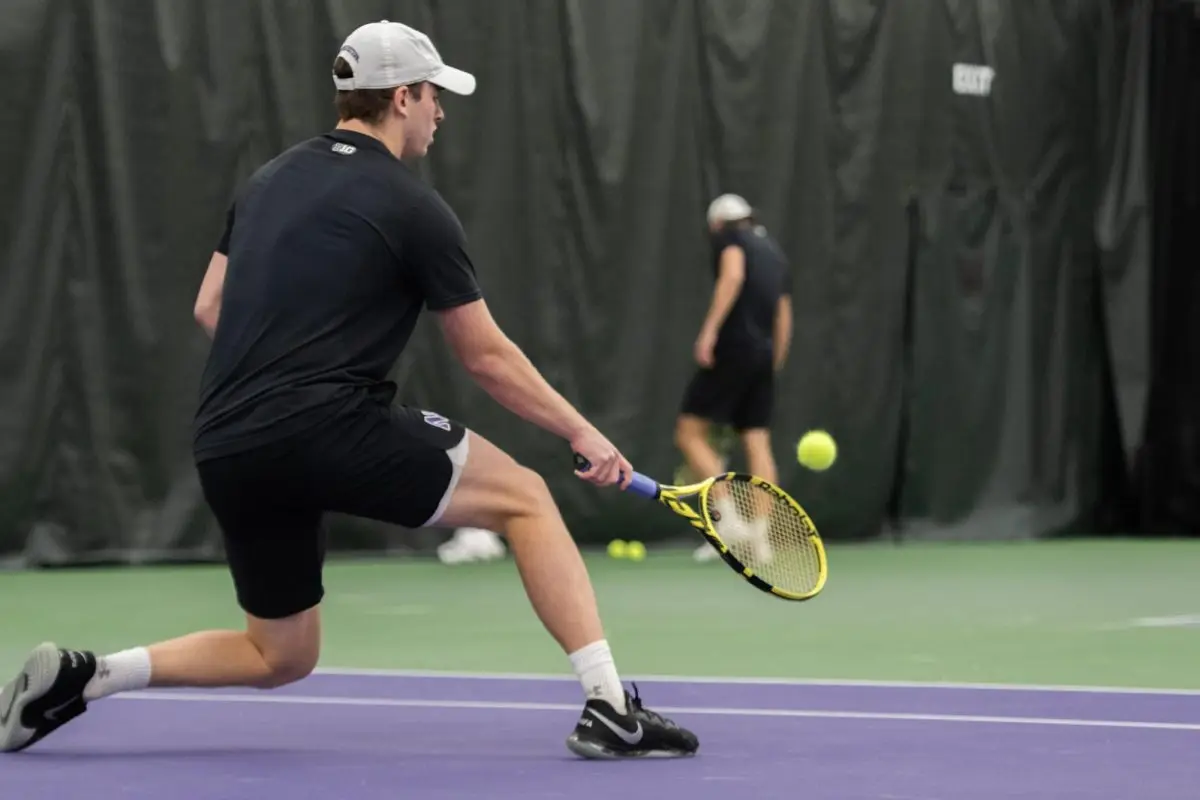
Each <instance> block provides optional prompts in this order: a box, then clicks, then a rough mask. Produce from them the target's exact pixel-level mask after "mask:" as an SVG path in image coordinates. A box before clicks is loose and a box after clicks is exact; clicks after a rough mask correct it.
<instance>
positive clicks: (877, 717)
mask: <svg viewBox="0 0 1200 800" xmlns="http://www.w3.org/2000/svg"><path fill="white" fill-rule="evenodd" d="M638 686H639V689H640V690H641V693H642V694H643V696H644V697H645V698H646V699H647V703H648V704H649V705H651V706H652V707H654V708H656V709H658V710H661V711H664V712H669V713H670V714H672V715H673V716H675V717H676V718H677V719H679V720H680V721H681V722H683V723H684V724H687V725H688V726H689V727H691V728H692V729H693V730H695V731H696V732H697V734H698V735H699V736H700V738H701V748H700V753H699V755H698V756H697V757H696V758H693V759H688V760H680V761H645V762H638V763H629V762H621V763H618V762H587V761H581V760H578V759H576V758H575V757H574V756H572V755H571V754H570V753H569V752H568V751H567V750H566V749H565V747H564V746H563V740H564V739H565V737H566V736H567V734H568V733H569V732H570V730H571V728H572V726H573V725H574V723H575V721H576V718H577V715H578V713H579V711H580V709H581V703H580V700H579V689H578V685H577V684H576V683H575V682H574V681H573V680H555V679H535V678H520V677H513V678H504V677H497V678H491V677H471V678H463V677H447V676H398V675H369V674H330V673H322V674H317V675H314V676H312V677H310V678H309V679H307V680H305V681H303V682H301V683H298V684H295V685H293V686H290V687H287V688H285V689H281V690H277V691H274V692H269V693H266V692H253V691H249V690H236V691H219V692H194V691H187V692H177V691H154V692H146V693H142V694H138V695H127V696H124V697H117V698H112V699H109V700H106V701H102V702H100V703H96V704H94V705H93V706H92V707H91V709H90V710H89V711H88V713H87V714H86V715H84V716H83V717H82V718H80V719H79V720H77V721H76V722H74V723H72V724H71V725H69V726H67V727H66V728H64V729H63V730H61V731H59V732H58V733H56V734H55V735H54V736H53V737H51V738H50V739H47V740H46V741H45V742H42V743H41V744H40V745H39V746H36V747H34V748H32V749H30V750H28V751H26V752H24V753H20V754H16V755H12V756H8V757H5V758H4V759H3V766H2V767H0V772H2V773H3V775H4V778H5V788H6V794H7V795H10V796H12V797H53V798H56V799H61V800H66V799H67V798H74V797H88V798H92V799H93V800H94V798H97V797H99V798H109V797H112V798H118V797H119V798H155V800H159V799H160V798H162V797H164V796H167V795H169V794H170V795H176V796H179V797H183V798H222V800H235V798H255V799H256V800H261V798H263V797H274V796H278V797H287V798H289V800H295V799H296V798H314V800H316V799H317V798H319V799H320V800H332V798H362V799H364V800H374V799H375V798H380V799H382V798H385V797H386V798H395V797H420V798H450V797H454V798H462V797H493V798H508V797H513V798H518V797H520V798H548V797H571V798H581V797H651V796H654V797H659V796H662V795H663V794H664V793H677V794H678V795H679V796H687V797H689V798H692V797H695V798H708V797H712V798H716V797H728V796H730V795H735V796H743V797H755V798H770V797H796V796H802V797H804V798H806V800H816V799H817V798H841V799H844V800H852V799H853V798H889V799H890V800H899V799H900V798H903V799H904V800H917V799H921V800H925V799H926V798H928V799H929V800H933V799H934V798H955V799H956V800H957V799H958V798H965V797H970V798H973V800H1000V798H1047V799H1048V800H1049V798H1055V800H1062V798H1069V797H1080V798H1084V797H1086V798H1092V799H1093V800H1094V799H1096V798H1100V799H1101V800H1103V799H1104V798H1112V799H1113V800H1117V799H1118V798H1120V800H1128V798H1130V797H1137V798H1139V800H1151V798H1164V800H1165V799H1166V798H1180V797H1184V796H1187V795H1188V794H1189V793H1191V792H1194V791H1195V787H1196V786H1197V785H1200V759H1198V758H1197V757H1196V753H1197V750H1198V749H1200V694H1171V693H1165V692H1164V693H1155V692H1117V691H1072V690H1061V691H1054V690H1047V689H1018V688H1006V689H987V688H971V687H916V686H888V685H835V684H787V683H745V682H736V683H725V682H721V681H715V680H714V681H712V682H701V681H691V680H688V681H669V680H646V681H639V682H638Z"/></svg>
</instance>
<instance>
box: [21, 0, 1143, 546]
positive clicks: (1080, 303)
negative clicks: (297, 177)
mask: <svg viewBox="0 0 1200 800" xmlns="http://www.w3.org/2000/svg"><path fill="white" fill-rule="evenodd" d="M4 13H5V24H4V25H3V26H0V71H2V72H3V74H5V75H7V76H9V77H8V79H7V80H6V81H5V88H4V90H3V91H4V93H5V102H4V103H0V115H3V117H2V118H0V120H2V122H3V125H2V126H0V131H2V132H0V141H2V142H3V147H0V176H2V178H3V186H4V191H3V192H2V193H0V210H2V214H0V253H2V255H0V258H2V259H3V260H2V261H0V288H2V295H0V312H2V313H0V375H2V376H3V382H2V383H0V558H3V559H7V560H10V561H12V562H13V563H17V564H61V563H74V562H94V561H100V560H111V559H116V560H121V561H131V562H137V561H145V560H153V559H163V558H172V559H187V558H215V557H220V545H219V536H218V531H217V530H216V528H215V527H214V525H213V523H212V521H211V518H210V516H209V514H208V512H207V510H206V508H205V506H204V503H203V498H202V496H201V494H200V491H199V487H198V485H197V482H196V480H195V477H194V473H193V467H192V463H191V456H190V447H189V444H190V431H189V426H190V422H191V415H192V410H193V407H194V404H195V399H196V383H197V378H198V375H199V373H200V369H201V366H202V364H203V360H204V358H205V353H206V350H207V339H206V338H205V336H204V335H203V334H202V333H201V332H200V330H199V329H198V328H197V327H196V326H195V324H194V323H193V321H192V319H191V308H192V301H193V299H194V296H195V292H196V289H197V287H198V285H199V282H200V278H201V275H202V273H203V270H204V267H205V265H206V263H207V261H208V258H209V255H210V253H211V250H212V247H213V245H214V244H215V242H216V239H217V236H218V234H219V232H220V226H221V223H222V219H223V215H224V213H225V209H226V204H227V202H228V200H229V198H230V197H231V195H232V194H233V192H234V190H235V187H236V186H237V185H238V184H239V182H240V181H242V180H243V179H245V178H246V176H247V175H248V174H249V173H250V172H251V171H252V170H253V169H254V168H255V167H257V166H258V165H259V164H260V163H262V162H263V161H264V160H266V159H268V158H270V157H271V156H273V155H274V154H275V153H277V152H278V151H279V150H281V149H283V148H285V147H287V146H289V145H290V144H292V143H295V142H297V141H299V140H301V139H303V138H306V137H309V136H311V135H314V134H316V133H318V132H320V131H322V130H323V129H325V128H327V127H329V126H331V125H332V124H333V121H334V120H333V116H332V102H331V98H332V93H333V87H332V83H331V81H330V77H329V70H330V64H331V62H332V58H333V56H334V53H335V51H336V49H337V45H338V44H339V43H340V40H341V39H342V38H343V37H344V36H345V35H346V34H347V33H348V32H349V31H350V30H351V29H353V28H354V27H356V26H357V25H359V24H361V23H363V22H366V21H370V20H373V19H380V18H389V19H396V20H402V21H405V22H407V23H409V24H412V25H414V26H415V27H418V28H420V29H422V30H425V31H426V32H428V33H429V34H430V35H431V36H432V37H433V38H434V40H435V42H436V43H437V45H438V46H439V48H440V49H441V51H442V54H443V56H444V57H445V58H446V59H447V60H448V61H449V62H450V63H453V64H456V65H459V66H462V67H463V68H465V69H469V70H471V71H474V72H475V73H476V74H477V75H478V77H479V79H480V89H479V92H478V93H477V94H476V96H474V97H471V98H457V97H451V98H449V99H448V100H447V102H446V109H447V115H448V116H447V119H446V122H445V123H444V125H443V128H442V130H441V131H440V132H439V134H438V141H437V143H436V144H435V146H434V149H433V151H432V154H431V156H430V158H429V159H428V160H427V162H425V163H424V164H422V165H421V167H420V169H421V170H422V172H423V173H424V174H425V175H426V176H427V177H428V178H429V180H431V181H433V182H434V183H435V184H436V186H437V187H438V188H439V189H440V190H441V192H442V193H443V194H444V195H445V197H446V198H447V199H448V200H449V201H450V203H451V204H452V205H453V206H454V208H455V209H456V210H457V211H458V213H459V215H460V216H461V218H462V220H463V222H464V224H465V226H466V229H467V231H468V234H469V237H470V246H471V250H472V253H473V255H474V258H475V260H476V262H477V264H478V268H479V271H480V275H481V279H482V282H483V285H484V287H485V291H486V292H487V296H488V299H489V301H490V303H491V306H492V308H493V311H494V313H495V315H496V316H497V318H498V319H499V321H500V323H501V325H502V326H503V327H504V328H505V329H506V330H507V331H508V332H509V334H510V335H511V336H512V337H513V338H514V339H515V340H516V341H517V342H518V343H519V344H521V345H522V346H523V347H524V348H525V349H526V351H527V352H528V354H529V355H530V357H531V358H532V359H533V360H534V362H535V363H536V364H537V365H538V367H539V368H541V369H542V370H543V372H544V373H545V375H546V376H547V377H548V379H549V380H550V381H551V382H552V383H553V384H554V385H555V386H556V387H558V388H559V389H560V390H561V391H562V392H563V393H564V394H565V395H566V396H567V397H568V398H570V399H571V400H572V401H573V402H575V403H576V404H577V405H579V406H580V407H581V408H582V410H583V411H584V412H585V413H586V414H588V415H590V417H591V418H592V419H593V420H594V421H595V422H596V423H597V424H598V425H599V426H600V427H601V428H602V429H603V430H605V431H606V432H607V433H608V434H609V435H610V436H612V437H613V438H614V439H615V441H617V442H618V443H619V444H620V445H621V446H622V447H623V448H624V449H625V451H626V452H627V454H628V455H629V456H630V457H631V459H632V460H633V461H634V463H635V465H636V466H637V467H638V468H639V469H640V470H642V471H644V472H648V473H650V474H654V475H658V476H662V477H663V478H664V479H668V480H669V479H670V477H671V476H672V475H673V474H674V471H675V468H676V466H677V464H678V460H679V459H678V456H677V454H676V453H675V451H674V448H673V444H672V427H673V423H674V416H675V409H676V406H677V403H678V399H679V396H680V393H681V391H682V390H683V387H684V384H685V382H686V380H687V378H688V376H689V374H690V372H691V369H692V365H691V362H690V352H691V342H692V340H693V338H694V336H695V333H696V329H697V326H698V324H699V322H700V319H701V318H702V315H703V312H704V309H705V307H706V305H707V303H708V300H709V296H710V291H711V283H710V272H709V269H710V268H709V261H708V258H709V252H708V245H707V242H706V240H705V236H704V234H705V229H704V210H705V207H706V205H707V203H708V201H709V200H710V199H711V198H712V197H713V196H715V195H716V194H717V193H719V192H723V191H733V192H739V193H742V194H744V195H745V196H747V197H748V198H749V199H750V200H751V201H752V202H753V203H754V204H755V205H756V206H757V207H759V208H760V209H761V217H762V220H763V222H764V223H765V224H766V225H767V226H768V227H769V228H770V229H771V230H772V231H773V232H774V234H775V235H776V236H777V237H778V239H779V240H780V241H781V243H782V244H783V245H784V247H785V248H786V249H787V251H788V252H789V253H790V254H791V257H792V259H793V264H794V272H795V277H794V284H795V289H796V292H797V294H796V297H795V308H796V331H795V344H794V347H793V354H792V357H791V361H790V363H789V365H788V367H787V370H786V373H785V374H784V376H783V377H782V381H781V386H780V389H779V391H780V394H779V399H778V416H777V424H776V443H777V447H776V449H777V456H778V458H779V460H780V466H781V473H782V481H783V483H784V484H785V486H787V488H789V489H790V490H792V491H793V492H794V493H795V494H796V496H797V497H798V498H799V499H800V500H801V502H802V503H804V504H805V505H806V506H808V507H809V510H810V511H811V512H812V513H813V514H814V516H815V518H816V519H817V521H818V524H819V525H820V526H821V528H822V530H823V531H824V532H825V533H826V535H827V536H829V537H830V538H841V539H845V538H867V537H874V536H879V535H883V534H887V533H888V532H889V531H890V532H899V533H902V534H903V535H905V536H912V537H921V536H953V537H974V538H982V537H1026V536H1037V535H1046V534H1049V533H1053V532H1055V531H1057V530H1060V529H1062V528H1064V527H1069V526H1074V527H1076V528H1078V527H1084V528H1087V527H1089V526H1091V525H1093V524H1095V522H1096V520H1097V519H1099V517H1100V514H1101V511H1102V510H1103V508H1105V504H1106V502H1108V499H1109V498H1112V497H1117V496H1121V494H1122V492H1124V491H1125V489H1126V488H1127V484H1126V483H1125V482H1124V475H1125V473H1126V471H1127V470H1128V469H1129V465H1130V464H1131V463H1132V461H1133V458H1134V455H1135V453H1136V452H1137V450H1138V447H1139V443H1140V441H1141V437H1142V431H1143V421H1144V409H1145V406H1146V402H1145V397H1146V391H1147V385H1148V380H1149V377H1148V364H1149V355H1148V347H1149V330H1150V322H1149V301H1148V295H1149V285H1150V279H1149V274H1150V260H1151V259H1150V248H1149V238H1150V233H1149V232H1150V221H1149V213H1148V212H1149V200H1148V198H1149V191H1150V190H1149V188H1148V187H1149V179H1148V175H1147V167H1146V165H1145V163H1144V162H1145V158H1146V155H1145V152H1146V147H1147V144H1146V139H1147V125H1146V114H1147V110H1146V109H1147V91H1148V78H1147V74H1148V66H1147V65H1148V63H1149V51H1148V48H1149V43H1150V40H1151V37H1150V34H1149V32H1150V28H1151V25H1150V16H1151V15H1150V12H1149V6H1148V5H1145V4H1139V3H1129V2H1115V0H1039V1H1038V2H1030V1H1029V0H928V2H926V1H925V0H922V1H921V2H895V0H886V1H885V0H802V1H797V0H523V2H496V1H495V0H442V1H441V2H437V1H436V0H420V1H418V0H409V1H407V2H405V1H404V0H391V1H389V2H382V1H380V2H375V1H372V0H341V1H340V2H339V1H338V0H274V1H271V0H205V1H204V2H200V0H191V1H189V0H179V2H152V0H86V1H85V0H13V1H12V2H9V3H7V4H6V6H5V12H4ZM397 376H398V378H399V380H400V381H401V382H402V386H403V390H402V392H403V397H404V399H405V400H406V401H407V402H410V403H413V404H423V405H426V406H429V407H434V408H436V409H438V410H440V411H442V412H443V413H446V414H448V415H451V416H454V417H456V418H458V419H460V420H462V421H464V422H466V423H467V424H469V425H471V426H472V427H474V428H476V429H477V430H479V431H480V432H481V433H483V434H484V435H487V436H489V437H491V438H492V439H493V440H495V441H496V442H497V443H499V444H500V445H502V446H504V447H506V448H508V449H510V450H511V452H513V453H514V455H516V457H517V458H518V459H519V460H521V461H523V462H524V463H526V464H528V465H530V466H532V467H534V468H536V469H538V470H539V471H541V472H542V473H543V474H544V475H545V476H546V478H547V480H548V481H549V483H550V485H551V488H552V489H553V491H554V493H555V495H556V496H557V497H558V499H559V500H560V502H561V504H562V506H563V509H564V513H565V515H566V516H567V518H568V520H569V522H570V523H571V524H572V526H573V529H574V530H575V531H576V533H577V535H578V536H579V538H580V539H582V540H600V539H606V538H611V537H613V536H629V537H633V536H638V537H641V538H644V539H647V540H655V539H661V538H665V537H676V536H686V535H688V533H687V530H686V528H684V527H682V526H681V525H679V524H677V523H675V522H672V519H673V517H672V516H671V515H670V514H669V513H668V512H666V511H665V510H661V509H659V510H655V509H654V508H652V507H647V506H646V505H645V504H644V503H643V502H639V501H637V500H635V499H634V498H629V497H624V496H621V495H619V494H618V493H617V492H615V491H608V492H605V491H597V490H595V489H594V488H592V487H590V486H588V485H586V484H583V483H581V482H579V481H578V480H576V479H575V478H574V477H573V475H572V474H571V460H570V453H569V452H568V450H567V448H566V445H565V444H564V443H562V442H560V441H557V440H556V439H554V438H553V437H551V436H549V435H547V434H544V433H542V432H540V431H538V430H536V429H534V428H531V427H530V426H528V425H526V424H525V423H523V422H520V421H518V420H517V419H516V418H515V417H512V416H511V415H510V414H508V412H506V411H504V410H503V409H501V408H500V407H499V406H498V405H496V404H495V403H493V402H492V401H491V400H490V399H489V398H488V397H487V396H486V395H484V394H483V393H482V392H481V391H480V390H478V389H476V388H475V387H474V386H473V385H472V384H471V383H470V382H469V380H468V379H467V377H466V376H465V374H464V373H463V371H462V370H461V369H459V368H458V367H457V365H455V364H454V363H453V361H452V359H451V356H450V353H449V351H448V350H447V348H446V347H445V346H444V345H443V344H442V342H441V341H440V340H439V338H438V336H437V333H436V328H435V327H434V325H433V324H432V323H431V322H430V321H429V320H426V322H425V323H423V325H422V326H421V328H420V330H419V332H418V336H417V338H416V340H415V342H414V344H413V346H412V348H411V350H410V352H409V353H408V354H407V355H406V357H405V358H404V359H403V361H402V363H401V364H400V365H399V366H398V368H397ZM812 427H825V428H828V429H829V430H831V431H832V432H833V433H834V434H835V436H837V438H838V440H839V443H840V445H841V457H840V460H839V462H838V463H837V465H836V468H835V469H833V470H831V471H829V472H828V473H825V474H822V475H816V474H812V473H806V472H804V471H803V470H802V469H801V468H800V467H799V466H798V465H796V463H795V459H794V458H793V446H794V442H795V440H796V438H797V437H798V436H799V435H800V434H801V433H802V432H803V431H804V430H805V429H808V428H812ZM333 523H334V525H333V527H334V530H335V537H334V544H335V547H338V548H373V549H399V550H404V549H407V548H411V547H421V546H427V545H428V544H429V543H430V542H432V541H437V538H436V537H438V536H439V534H437V533H435V532H403V531H399V532H398V531H388V530H386V529H383V528H382V527H380V526H374V525H371V524H366V523H362V522H360V521H350V520H342V519H335V520H333Z"/></svg>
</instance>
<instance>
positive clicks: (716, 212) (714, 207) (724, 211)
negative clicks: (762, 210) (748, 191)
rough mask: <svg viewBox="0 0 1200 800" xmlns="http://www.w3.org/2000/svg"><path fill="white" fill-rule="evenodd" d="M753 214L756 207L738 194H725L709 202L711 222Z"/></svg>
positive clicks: (728, 220)
mask: <svg viewBox="0 0 1200 800" xmlns="http://www.w3.org/2000/svg"><path fill="white" fill-rule="evenodd" d="M753 214H754V209H753V208H751V207H750V204H749V203H747V202H746V199H745V198H744V197H741V196H740V195H736V194H723V195H721V196H720V197H718V198H717V199H716V200H713V201H712V202H711V203H709V204H708V222H709V224H714V223H724V222H732V221H733V220H735V219H746V218H747V217H750V216H752V215H753Z"/></svg>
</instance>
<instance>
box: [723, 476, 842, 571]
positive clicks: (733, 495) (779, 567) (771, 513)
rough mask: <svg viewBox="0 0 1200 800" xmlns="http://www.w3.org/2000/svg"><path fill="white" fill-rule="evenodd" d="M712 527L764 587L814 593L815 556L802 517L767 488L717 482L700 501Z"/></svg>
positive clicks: (817, 565)
mask: <svg viewBox="0 0 1200 800" xmlns="http://www.w3.org/2000/svg"><path fill="white" fill-rule="evenodd" d="M705 503H706V505H707V506H708V513H709V518H710V519H711V520H712V522H713V529H714V530H715V531H716V533H717V535H718V536H719V537H720V538H721V540H722V541H724V542H725V545H726V547H728V548H729V550H730V552H731V553H732V554H733V556H734V557H735V558H736V559H737V560H738V561H740V562H742V563H743V564H744V565H746V566H747V567H749V568H750V569H751V570H752V571H753V572H754V573H755V574H756V575H758V576H759V577H760V578H762V579H763V580H765V581H767V582H768V583H770V584H772V585H774V586H776V587H778V588H780V589H783V590H785V591H789V592H795V593H805V592H809V591H811V590H812V589H814V588H815V587H816V586H817V584H818V583H819V581H820V577H821V556H820V553H819V550H818V547H817V545H816V544H815V543H814V542H813V540H812V538H811V537H810V535H809V533H810V531H811V526H810V523H809V522H808V520H807V519H806V518H805V517H804V515H803V514H802V513H800V512H799V511H797V510H796V508H795V507H794V506H793V505H792V504H791V503H789V502H787V500H785V499H784V498H782V497H780V496H779V495H778V494H776V493H775V492H773V491H771V490H770V489H768V488H766V487H764V486H760V485H758V484H755V483H750V482H748V481H743V480H732V481H720V482H718V483H716V484H714V485H713V487H712V489H711V490H710V491H709V493H708V497H707V498H706V499H705Z"/></svg>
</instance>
